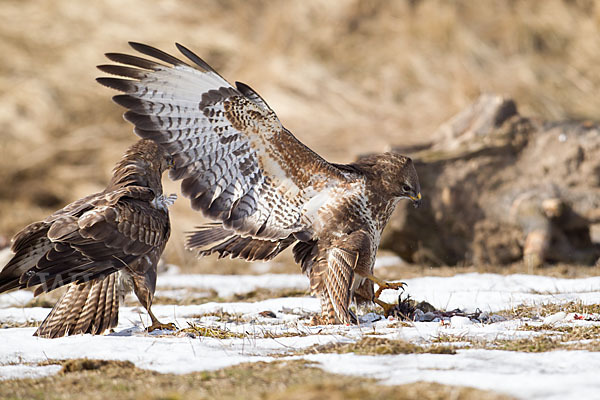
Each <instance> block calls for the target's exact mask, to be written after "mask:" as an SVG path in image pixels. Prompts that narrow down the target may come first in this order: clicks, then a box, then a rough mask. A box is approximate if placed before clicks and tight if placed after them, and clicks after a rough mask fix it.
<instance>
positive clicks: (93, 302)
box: [0, 140, 175, 338]
mask: <svg viewBox="0 0 600 400" xmlns="http://www.w3.org/2000/svg"><path fill="white" fill-rule="evenodd" d="M168 166H170V157H169V156H168V155H166V154H165V153H164V151H163V150H162V148H161V147H160V146H157V145H156V144H155V143H154V142H153V141H151V140H140V141H139V142H137V143H136V144H134V145H133V146H132V147H131V148H129V149H128V150H127V152H126V153H125V155H124V156H123V158H122V159H121V161H119V163H118V164H117V165H116V167H115V169H114V173H113V177H112V179H111V181H110V183H109V184H108V187H107V188H106V189H105V190H104V191H103V192H100V193H96V194H92V195H90V196H87V197H85V198H83V199H80V200H77V201H76V202H74V203H71V204H69V205H68V206H66V207H65V208H63V209H61V210H59V211H57V212H55V213H54V214H52V215H51V216H49V217H48V218H46V219H45V220H43V221H40V222H34V223H33V224H31V225H29V226H27V227H26V228H24V229H23V230H22V231H20V232H19V233H17V234H16V235H15V237H14V238H13V243H12V250H13V252H14V253H15V255H14V257H13V258H12V259H11V260H10V261H9V262H8V264H7V265H6V266H5V267H4V269H3V270H2V272H0V292H5V291H7V290H11V289H23V288H28V287H33V286H37V288H36V290H35V294H36V295H38V294H40V293H42V292H48V291H50V290H53V289H56V288H58V287H60V286H63V285H66V284H71V285H70V286H69V288H68V290H67V292H66V293H65V294H64V295H63V296H62V298H61V299H60V300H59V301H58V303H57V304H56V305H55V306H54V308H53V309H52V311H51V312H50V314H49V315H48V317H46V319H45V320H44V322H43V323H42V325H41V326H40V327H39V328H38V330H37V332H36V333H35V334H36V335H38V336H42V337H52V338H54V337H60V336H64V335H73V334H78V333H92V334H100V333H102V332H104V331H105V330H106V329H109V328H113V327H115V326H116V325H117V319H118V311H119V304H120V303H121V302H122V301H123V298H124V296H125V294H127V293H128V292H129V291H130V290H131V289H132V288H133V290H134V291H135V294H136V296H137V298H138V299H139V300H140V302H141V303H142V305H143V306H144V307H145V308H146V310H148V314H150V318H151V319H152V326H151V327H150V329H151V330H152V329H156V328H171V325H172V324H167V325H163V324H161V323H160V322H159V321H158V320H157V319H156V317H155V316H154V314H152V311H151V310H150V307H151V305H152V299H153V297H154V289H155V287H156V264H157V263H158V260H159V258H160V255H161V254H162V252H163V249H164V248H165V244H166V243H167V239H168V238H169V234H170V224H169V214H168V210H167V207H168V206H169V205H170V204H172V203H173V201H174V200H175V199H174V197H172V196H174V195H172V196H169V197H164V196H163V193H162V184H161V175H162V173H163V171H164V170H165V169H167V167H168Z"/></svg>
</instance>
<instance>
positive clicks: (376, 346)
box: [298, 336, 456, 355]
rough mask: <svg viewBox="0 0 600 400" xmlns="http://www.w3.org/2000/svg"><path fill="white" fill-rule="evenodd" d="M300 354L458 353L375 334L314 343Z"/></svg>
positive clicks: (442, 347)
mask: <svg viewBox="0 0 600 400" xmlns="http://www.w3.org/2000/svg"><path fill="white" fill-rule="evenodd" d="M298 353H299V354H320V353H338V354H342V353H354V354H359V355H386V354H424V353H431V354H456V351H455V350H454V349H452V348H451V347H448V346H444V345H438V344H433V345H428V346H419V345H416V344H414V343H411V342H407V341H406V340H400V339H386V338H379V337H373V336H365V337H363V338H362V339H360V340H359V341H357V342H350V343H345V342H344V343H342V342H337V343H328V344H321V345H314V346H311V347H308V348H306V349H302V350H300V351H299V352H298Z"/></svg>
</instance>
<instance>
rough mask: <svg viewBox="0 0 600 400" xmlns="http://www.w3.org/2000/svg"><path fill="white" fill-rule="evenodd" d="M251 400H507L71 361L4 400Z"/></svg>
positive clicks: (341, 379) (264, 369)
mask: <svg viewBox="0 0 600 400" xmlns="http://www.w3.org/2000/svg"><path fill="white" fill-rule="evenodd" d="M82 393H85V397H86V399H90V400H91V399H106V398H116V399H170V400H178V399H223V400H228V399H247V400H259V399H260V400H279V399H286V400H312V399H315V400H316V399H323V398H327V399H332V400H342V399H343V400H354V399H365V398H382V399H415V398H419V399H447V398H460V399H465V400H471V399H473V400H474V399H483V400H492V399H508V398H510V397H508V396H502V395H499V394H495V393H492V392H486V391H482V390H478V389H472V388H464V387H456V386H447V385H440V384H434V383H428V382H417V383H414V384H409V385H401V386H379V385H377V384H376V383H375V381H374V380H371V379H364V378H356V377H348V376H340V375H334V374H330V373H327V372H324V371H323V370H321V369H319V368H315V367H313V366H311V365H310V364H309V363H306V362H305V361H282V362H272V363H263V362H258V363H252V364H241V365H238V366H235V367H230V368H225V369H222V370H219V371H208V372H198V373H193V374H185V375H173V374H159V373H157V372H152V371H145V370H141V369H138V368H136V367H134V366H133V365H132V364H131V363H130V362H122V361H97V360H69V361H65V362H64V363H63V370H62V373H61V374H59V375H57V376H53V377H49V378H42V379H25V380H18V381H15V380H13V381H5V382H3V383H2V385H0V397H1V398H3V399H24V398H26V399H79V398H81V394H82Z"/></svg>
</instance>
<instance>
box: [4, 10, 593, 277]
mask: <svg viewBox="0 0 600 400" xmlns="http://www.w3.org/2000/svg"><path fill="white" fill-rule="evenodd" d="M0 20H2V21H3V23H2V24H1V25H0V53H1V54H2V57H1V58H0V138H1V140H0V236H3V237H4V239H1V238H0V242H1V241H2V240H4V241H5V240H6V239H7V238H9V237H11V236H12V235H13V234H14V233H15V232H16V231H17V230H19V229H20V228H22V227H23V226H25V225H26V224H28V223H30V222H32V221H34V220H38V219H41V218H43V217H45V216H46V215H48V214H49V213H51V212H53V211H54V210H56V209H58V208H60V207H62V206H63V205H65V204H67V203H69V202H71V201H73V200H75V199H77V198H79V197H82V196H84V195H87V194H89V193H91V192H94V191H98V190H101V189H102V188H103V186H104V185H105V184H106V182H107V180H108V178H109V174H110V171H111V169H112V166H113V165H114V164H115V162H116V161H117V159H118V158H119V157H120V155H121V154H122V152H123V150H124V149H125V147H126V146H127V145H129V144H130V143H132V142H133V141H134V140H135V137H134V135H133V134H132V133H131V126H129V125H128V124H126V123H125V122H124V121H123V120H122V118H121V116H120V115H121V113H122V110H121V109H119V107H117V106H116V105H114V104H112V103H111V102H110V100H109V98H110V96H111V95H113V94H114V93H112V92H111V91H109V90H107V89H104V88H101V87H100V86H99V85H98V84H96V83H95V82H94V78H95V77H96V76H98V75H99V73H98V71H97V70H96V69H95V65H97V64H100V63H104V62H105V61H106V60H105V59H104V58H103V55H102V54H103V53H104V52H108V51H125V50H127V46H126V41H128V40H137V41H143V42H147V43H150V44H153V45H156V46H159V47H161V48H164V49H166V50H169V51H173V50H174V47H173V42H175V41H178V42H181V43H184V44H186V45H187V46H188V47H190V48H191V49H193V50H195V51H196V52H197V53H198V54H200V55H201V56H202V57H204V58H205V59H206V60H207V61H208V62H209V63H211V64H212V65H213V66H214V67H215V68H217V69H218V70H219V71H220V72H221V73H222V74H223V75H224V76H225V77H227V78H230V80H232V81H233V80H240V81H244V82H247V83H249V84H250V85H251V86H253V87H255V88H256V89H257V90H258V91H259V92H260V93H261V94H262V95H263V96H264V97H265V98H266V99H267V100H268V101H269V103H270V104H271V106H272V107H273V108H274V109H275V110H276V111H277V113H278V114H279V116H280V117H281V119H282V121H283V122H284V124H285V125H286V126H287V127H288V128H290V129H291V130H292V131H293V132H294V133H296V135H297V136H298V137H299V138H300V139H301V140H302V141H303V142H305V143H306V144H307V145H309V146H310V147H312V148H314V149H315V150H316V151H317V152H319V153H320V154H322V155H324V156H325V157H326V158H328V159H330V160H332V161H335V162H347V161H350V160H352V159H353V158H354V156H356V155H357V154H358V153H364V152H372V151H382V150H384V149H385V148H387V147H388V146H389V145H394V144H399V143H403V144H416V143H420V142H423V141H425V140H427V138H428V137H429V135H430V133H431V132H433V130H434V129H435V128H436V127H437V126H438V125H439V124H440V123H442V122H443V121H445V120H446V119H447V118H448V117H450V116H451V115H453V114H454V113H456V112H457V111H458V110H460V109H461V108H463V107H464V106H465V105H467V104H468V103H470V102H471V101H472V100H473V99H474V98H475V97H476V96H477V95H478V94H479V93H481V92H498V93H503V94H507V95H509V96H512V97H514V98H515V99H516V100H517V102H518V104H519V106H520V107H521V111H522V112H523V113H524V114H529V115H537V116H540V117H544V118H549V119H560V118H566V117H580V118H592V119H594V118H596V116H597V110H598V109H600V96H598V95H597V93H598V89H599V88H600V75H599V74H598V69H597V67H596V66H597V65H598V64H600V42H599V41H597V40H592V39H590V38H596V37H599V35H600V23H599V22H600V5H598V4H597V3H596V2H591V1H585V0H578V1H562V0H548V1H544V2H526V1H515V2H505V1H492V2H474V1H468V0H460V1H454V2H446V1H443V0H418V1H406V2H405V1H396V2H388V1H383V0H368V1H367V0H344V1H336V2H323V1H322V0H308V1H302V2H294V1H282V2H267V1H264V0H251V1H242V0H232V1H227V2H221V1H216V0H202V1H199V2H198V1H195V0H182V1H178V2H171V1H167V0H159V1H157V2H153V3H152V4H151V5H149V4H148V3H147V2H144V1H142V0H132V1H130V2H128V3H127V8H126V10H124V9H123V5H122V3H121V2H119V1H116V0H107V1H102V2H92V3H78V2H72V1H69V0H56V1H52V2H39V1H34V0H4V1H2V2H1V3H0ZM166 181H167V182H166V183H165V186H166V188H165V189H166V192H167V193H171V192H178V191H179V190H178V185H177V184H174V183H171V182H168V180H166ZM172 220H173V227H174V229H173V234H172V240H171V242H170V243H169V245H168V248H167V250H166V258H167V259H168V261H169V262H172V263H176V264H179V265H183V266H186V267H190V268H195V267H196V266H199V265H200V266H201V267H200V268H204V267H203V266H204V265H208V267H207V269H208V270H212V271H215V272H219V271H222V270H223V269H226V268H227V267H226V265H227V264H228V263H227V262H219V264H214V262H213V261H201V262H198V261H196V259H195V257H194V255H193V254H190V253H187V252H185V251H184V250H183V241H184V232H186V231H189V230H191V229H193V227H194V226H195V225H197V224H199V223H201V219H200V218H199V217H198V216H197V215H196V214H195V213H192V212H191V211H190V209H189V206H188V202H187V201H186V200H185V199H180V200H179V201H178V202H177V203H176V204H175V206H174V207H173V209H172ZM236 268H237V267H236ZM240 268H243V267H240ZM290 268H291V267H290Z"/></svg>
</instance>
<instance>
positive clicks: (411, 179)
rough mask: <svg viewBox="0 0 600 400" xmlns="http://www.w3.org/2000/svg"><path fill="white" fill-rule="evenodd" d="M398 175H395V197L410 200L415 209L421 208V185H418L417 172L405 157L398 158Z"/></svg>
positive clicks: (410, 161)
mask: <svg viewBox="0 0 600 400" xmlns="http://www.w3.org/2000/svg"><path fill="white" fill-rule="evenodd" d="M398 157H399V158H400V159H399V161H403V162H399V163H398V165H399V168H398V173H397V175H396V185H395V186H396V187H395V189H394V191H393V193H394V195H395V196H396V197H399V198H401V199H409V200H412V202H413V204H414V206H415V208H418V207H420V206H421V201H422V200H421V199H422V196H421V185H420V184H419V177H418V175H417V170H416V169H415V166H414V164H413V162H412V160H411V159H410V158H408V157H405V156H400V155H398Z"/></svg>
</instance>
